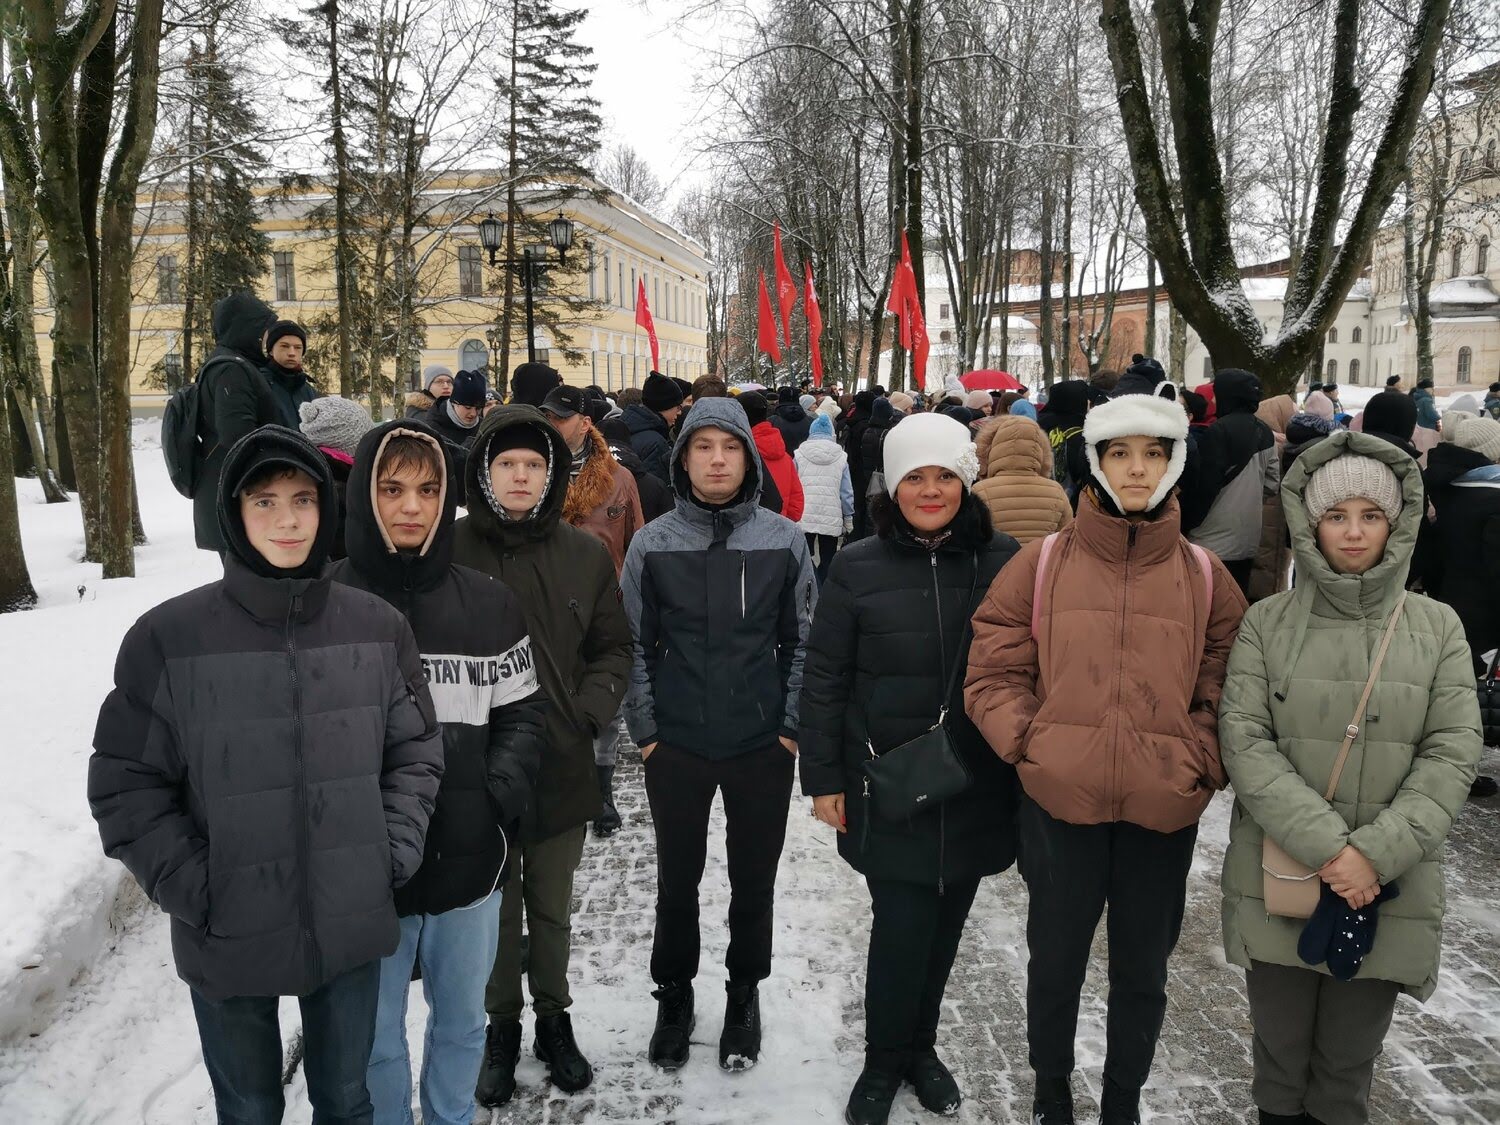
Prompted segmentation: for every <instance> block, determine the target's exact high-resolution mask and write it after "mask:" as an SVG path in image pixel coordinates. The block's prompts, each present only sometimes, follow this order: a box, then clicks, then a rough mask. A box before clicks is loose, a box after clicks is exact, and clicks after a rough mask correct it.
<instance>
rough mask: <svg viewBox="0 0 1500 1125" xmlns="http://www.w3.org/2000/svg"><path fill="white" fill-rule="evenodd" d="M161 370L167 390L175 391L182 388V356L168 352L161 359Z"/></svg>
mask: <svg viewBox="0 0 1500 1125" xmlns="http://www.w3.org/2000/svg"><path fill="white" fill-rule="evenodd" d="M161 369H162V373H163V374H164V375H166V377H167V389H168V390H176V389H177V388H178V387H180V386H182V356H180V355H178V354H177V353H176V352H168V353H167V354H166V355H164V356H162V357H161Z"/></svg>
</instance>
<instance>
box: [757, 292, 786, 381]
mask: <svg viewBox="0 0 1500 1125" xmlns="http://www.w3.org/2000/svg"><path fill="white" fill-rule="evenodd" d="M756 321H757V323H756V329H755V342H756V346H757V347H758V348H759V349H760V350H761V351H763V352H765V353H766V354H767V355H768V356H770V357H771V362H772V363H780V362H781V349H780V348H778V347H777V346H776V318H775V317H774V316H772V315H771V294H770V293H769V292H767V291H766V271H765V270H761V271H760V308H759V309H758V310H757V316H756Z"/></svg>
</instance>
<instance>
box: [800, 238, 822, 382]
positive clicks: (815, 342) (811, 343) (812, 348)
mask: <svg viewBox="0 0 1500 1125" xmlns="http://www.w3.org/2000/svg"><path fill="white" fill-rule="evenodd" d="M805 271H806V274H807V296H806V298H805V303H804V304H803V306H802V307H803V311H804V312H806V313H807V350H808V353H809V355H810V356H811V357H812V373H813V383H814V384H815V385H816V386H819V387H821V386H822V385H823V310H822V309H820V308H819V307H818V291H817V290H816V289H814V288H813V275H812V263H811V262H807V263H805Z"/></svg>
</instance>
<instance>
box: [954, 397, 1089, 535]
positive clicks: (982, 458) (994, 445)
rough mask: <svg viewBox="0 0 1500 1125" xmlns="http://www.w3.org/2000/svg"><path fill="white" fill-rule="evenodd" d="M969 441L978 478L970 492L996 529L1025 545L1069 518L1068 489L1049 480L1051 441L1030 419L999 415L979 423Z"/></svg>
mask: <svg viewBox="0 0 1500 1125" xmlns="http://www.w3.org/2000/svg"><path fill="white" fill-rule="evenodd" d="M975 444H976V446H977V448H978V452H979V463H980V464H981V465H982V466H984V477H983V479H981V480H979V481H977V482H975V484H974V495H975V496H976V497H978V498H979V499H980V500H981V501H983V502H984V503H985V504H986V505H988V507H989V514H990V518H991V519H992V520H993V521H994V525H995V529H996V530H997V531H1003V532H1005V533H1006V534H1008V535H1012V536H1014V537H1015V539H1016V541H1017V542H1019V543H1021V544H1026V543H1029V542H1031V541H1032V540H1033V539H1036V538H1038V537H1040V536H1043V535H1050V534H1052V532H1054V531H1059V530H1061V529H1062V528H1064V527H1067V526H1068V524H1070V523H1072V522H1073V506H1072V504H1071V503H1070V502H1069V501H1068V494H1067V492H1065V491H1064V490H1063V487H1062V485H1060V484H1058V483H1057V481H1055V480H1053V479H1052V443H1051V442H1050V441H1048V440H1047V435H1046V434H1044V433H1042V429H1041V427H1040V426H1038V425H1037V424H1036V423H1035V422H1033V421H1031V420H1030V419H1029V418H1023V417H1020V416H1019V415H1014V414H1012V415H1003V416H1001V417H1000V418H997V419H996V420H994V421H993V422H987V423H986V424H985V425H983V426H981V427H980V429H979V435H978V438H977V439H976V442H975Z"/></svg>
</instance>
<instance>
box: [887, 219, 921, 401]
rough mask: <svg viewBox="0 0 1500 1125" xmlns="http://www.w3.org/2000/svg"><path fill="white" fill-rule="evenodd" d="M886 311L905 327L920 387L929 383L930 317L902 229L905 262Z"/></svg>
mask: <svg viewBox="0 0 1500 1125" xmlns="http://www.w3.org/2000/svg"><path fill="white" fill-rule="evenodd" d="M885 307H886V310H887V311H888V312H890V314H891V315H892V316H894V317H895V318H896V322H897V324H898V325H899V326H900V330H901V336H900V338H901V346H902V347H903V348H906V349H907V350H908V351H910V352H911V357H912V374H913V375H914V376H915V377H916V383H917V389H918V390H924V389H925V388H926V386H927V353H928V351H929V344H928V340H927V318H926V317H924V316H923V315H922V301H921V298H920V297H919V296H918V294H917V274H916V270H915V269H913V268H912V264H911V248H910V246H909V245H908V244H907V241H906V232H905V231H902V232H901V261H900V263H899V264H898V265H897V266H896V276H895V277H894V278H893V279H892V280H891V296H890V300H888V301H887V302H886V303H885Z"/></svg>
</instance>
